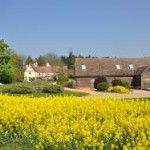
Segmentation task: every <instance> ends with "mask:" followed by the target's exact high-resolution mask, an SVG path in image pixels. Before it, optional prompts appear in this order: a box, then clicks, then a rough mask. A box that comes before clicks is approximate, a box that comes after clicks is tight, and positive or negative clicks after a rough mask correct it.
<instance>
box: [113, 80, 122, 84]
mask: <svg viewBox="0 0 150 150" xmlns="http://www.w3.org/2000/svg"><path fill="white" fill-rule="evenodd" d="M117 85H120V86H122V82H121V80H120V79H114V80H113V81H112V86H117Z"/></svg>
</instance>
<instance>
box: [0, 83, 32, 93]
mask: <svg viewBox="0 0 150 150" xmlns="http://www.w3.org/2000/svg"><path fill="white" fill-rule="evenodd" d="M32 92H33V89H32V88H31V87H30V86H26V85H12V86H10V87H7V88H5V89H3V91H2V93H10V94H29V93H32Z"/></svg>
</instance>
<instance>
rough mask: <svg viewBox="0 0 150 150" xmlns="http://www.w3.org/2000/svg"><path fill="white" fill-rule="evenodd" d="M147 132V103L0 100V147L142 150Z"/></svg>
mask: <svg viewBox="0 0 150 150" xmlns="http://www.w3.org/2000/svg"><path fill="white" fill-rule="evenodd" d="M149 126H150V101H148V100H146V101H142V100H138V99H137V100H121V99H118V98H98V97H86V98H85V97H84V98H79V97H61V96H56V97H47V98H44V97H43V98H29V97H15V96H7V95H1V96H0V137H1V139H3V140H5V141H3V143H2V142H1V145H4V144H7V142H8V143H9V142H10V141H11V142H13V143H14V144H15V143H17V144H21V145H23V144H26V145H28V147H30V148H32V149H37V150H42V149H79V150H80V149H98V150H103V149H118V150H119V149H123V150H127V149H135V150H141V149H144V150H147V149H149V148H150V127H149ZM1 145H0V147H2V146H1ZM23 146H24V145H23Z"/></svg>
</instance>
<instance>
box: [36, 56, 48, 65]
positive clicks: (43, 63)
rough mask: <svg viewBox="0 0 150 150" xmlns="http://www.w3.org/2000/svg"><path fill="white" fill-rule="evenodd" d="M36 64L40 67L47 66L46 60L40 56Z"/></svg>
mask: <svg viewBox="0 0 150 150" xmlns="http://www.w3.org/2000/svg"><path fill="white" fill-rule="evenodd" d="M36 62H37V64H38V65H39V66H45V65H46V60H45V58H44V57H43V56H41V55H40V56H39V57H38V58H36Z"/></svg>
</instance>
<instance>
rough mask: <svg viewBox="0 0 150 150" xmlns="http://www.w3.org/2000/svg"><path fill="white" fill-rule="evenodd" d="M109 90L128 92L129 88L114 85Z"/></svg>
mask: <svg viewBox="0 0 150 150" xmlns="http://www.w3.org/2000/svg"><path fill="white" fill-rule="evenodd" d="M111 92H114V93H121V94H123V93H129V92H130V90H129V89H126V88H125V87H123V86H119V85H118V86H114V87H113V89H112V90H111Z"/></svg>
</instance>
